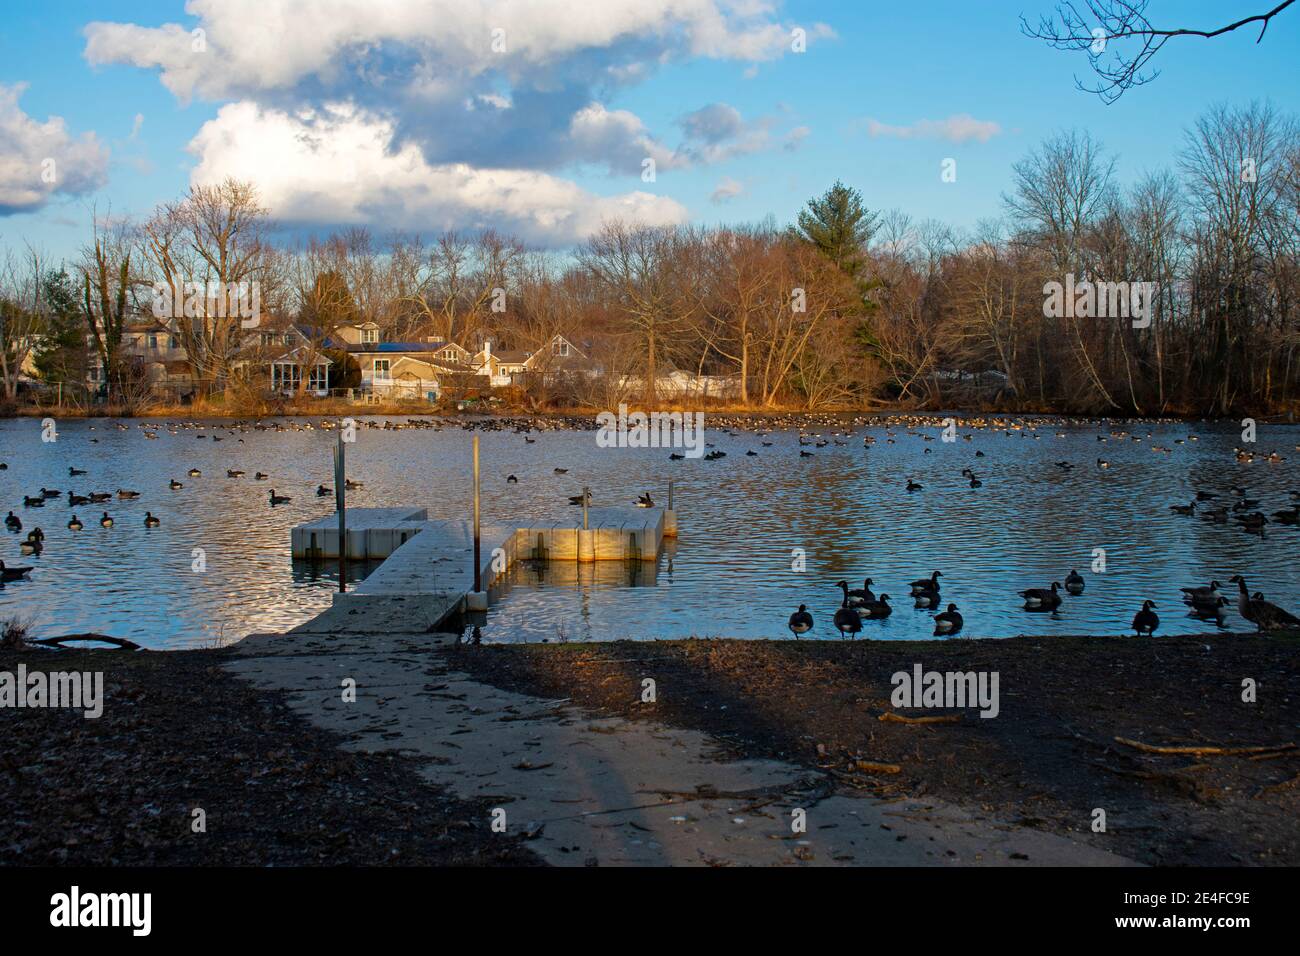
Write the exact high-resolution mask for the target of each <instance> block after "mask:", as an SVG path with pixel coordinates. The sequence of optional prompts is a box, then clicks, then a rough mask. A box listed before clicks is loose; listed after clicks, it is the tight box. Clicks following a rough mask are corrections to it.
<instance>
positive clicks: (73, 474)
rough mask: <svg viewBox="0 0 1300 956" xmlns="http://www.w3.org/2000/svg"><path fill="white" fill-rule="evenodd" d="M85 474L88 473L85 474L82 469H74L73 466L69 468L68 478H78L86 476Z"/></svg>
mask: <svg viewBox="0 0 1300 956" xmlns="http://www.w3.org/2000/svg"><path fill="white" fill-rule="evenodd" d="M84 474H86V472H85V470H84V469H81V468H73V467H72V466H68V477H69V478H76V477H77V476H78V475H84Z"/></svg>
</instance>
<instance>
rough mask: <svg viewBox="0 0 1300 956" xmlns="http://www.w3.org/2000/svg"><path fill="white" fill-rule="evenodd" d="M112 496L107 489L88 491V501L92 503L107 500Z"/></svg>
mask: <svg viewBox="0 0 1300 956" xmlns="http://www.w3.org/2000/svg"><path fill="white" fill-rule="evenodd" d="M112 497H113V496H112V495H111V494H109V493H108V492H107V491H92V492H91V493H90V501H91V503H92V504H99V502H101V501H108V500H109V499H110V498H112Z"/></svg>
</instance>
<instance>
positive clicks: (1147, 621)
mask: <svg viewBox="0 0 1300 956" xmlns="http://www.w3.org/2000/svg"><path fill="white" fill-rule="evenodd" d="M1155 606H1156V602H1155V601H1143V602H1142V610H1140V611H1138V612H1137V614H1135V615H1134V616H1133V630H1134V632H1135V633H1137V634H1138V635H1139V636H1140V635H1142V634H1148V635H1149V634H1154V633H1155V632H1156V628H1157V627H1159V626H1160V618H1159V617H1157V616H1156V612H1155V611H1153V610H1151V609H1152V608H1153V607H1155Z"/></svg>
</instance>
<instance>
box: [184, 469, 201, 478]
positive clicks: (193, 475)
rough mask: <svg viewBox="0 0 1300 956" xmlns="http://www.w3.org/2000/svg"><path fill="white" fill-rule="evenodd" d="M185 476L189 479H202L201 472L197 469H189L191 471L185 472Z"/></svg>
mask: <svg viewBox="0 0 1300 956" xmlns="http://www.w3.org/2000/svg"><path fill="white" fill-rule="evenodd" d="M187 474H188V475H189V476H190V477H191V478H202V477H203V472H201V471H199V470H198V469H197V468H191V469H190V470H189V471H188V472H187Z"/></svg>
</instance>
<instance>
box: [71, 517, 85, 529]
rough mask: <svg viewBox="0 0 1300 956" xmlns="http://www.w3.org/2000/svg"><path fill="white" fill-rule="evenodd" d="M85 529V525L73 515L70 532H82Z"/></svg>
mask: <svg viewBox="0 0 1300 956" xmlns="http://www.w3.org/2000/svg"><path fill="white" fill-rule="evenodd" d="M83 527H84V525H82V523H81V521H80V520H78V518H77V516H76V515H73V516H72V519H71V520H70V521H69V522H68V530H69V531H80V530H81V529H82V528H83Z"/></svg>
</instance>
